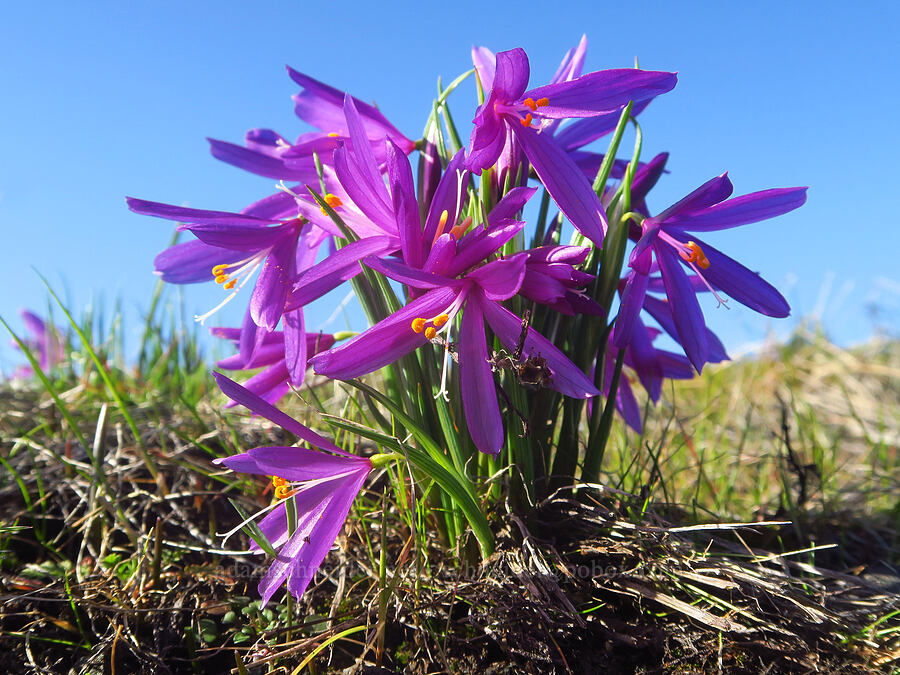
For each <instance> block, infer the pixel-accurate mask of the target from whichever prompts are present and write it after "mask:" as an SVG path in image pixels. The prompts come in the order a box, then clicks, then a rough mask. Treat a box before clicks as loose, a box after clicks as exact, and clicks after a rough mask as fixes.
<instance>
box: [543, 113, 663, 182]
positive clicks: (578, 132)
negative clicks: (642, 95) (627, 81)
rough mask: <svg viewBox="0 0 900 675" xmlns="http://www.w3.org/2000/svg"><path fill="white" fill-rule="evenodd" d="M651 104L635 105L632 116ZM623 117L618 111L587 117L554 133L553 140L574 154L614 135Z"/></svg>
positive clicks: (635, 115)
mask: <svg viewBox="0 0 900 675" xmlns="http://www.w3.org/2000/svg"><path fill="white" fill-rule="evenodd" d="M649 103H650V101H649V100H648V101H642V102H640V103H637V104H635V105H634V106H633V107H632V109H631V116H632V117H637V115H638V114H640V113H641V112H643V110H644V108H646V107H647V106H648V105H649ZM621 116H622V110H619V109H617V110H613V111H612V112H608V113H603V114H600V115H597V116H596V117H585V118H582V119H579V120H576V121H574V122H572V123H570V124H567V125H566V126H564V127H563V128H562V129H560V130H559V131H558V132H556V133H554V134H553V140H554V141H556V143H557V145H559V146H560V147H561V148H562V149H563V150H565V151H566V152H572V151H573V150H577V149H578V148H580V147H582V146H584V145H587V144H588V143H590V142H592V141H595V140H597V139H598V138H601V137H603V136H605V135H606V134H609V133H612V131H613V130H614V129H615V128H616V126H617V125H618V124H619V118H620V117H621ZM595 173H596V171H595Z"/></svg>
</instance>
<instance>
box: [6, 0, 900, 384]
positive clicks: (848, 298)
mask: <svg viewBox="0 0 900 675" xmlns="http://www.w3.org/2000/svg"><path fill="white" fill-rule="evenodd" d="M425 6H426V5H425V4H423V3H398V2H370V3H334V2H321V3H301V2H289V1H287V0H281V1H279V2H275V1H272V0H264V1H256V2H229V1H220V2H215V3H214V2H182V1H179V2H175V1H171V0H158V1H155V2H123V1H121V0H119V1H117V2H90V3H73V2H64V1H61V0H55V1H51V2H42V3H3V8H2V9H0V62H2V63H3V64H4V66H3V68H2V69H0V92H2V99H0V100H2V105H0V147H2V158H0V232H2V235H3V249H4V252H5V255H4V266H5V270H4V271H5V275H4V276H5V279H6V283H5V287H4V291H3V293H2V295H0V315H2V316H3V317H4V318H6V319H7V321H10V322H11V323H12V324H13V325H14V326H15V327H17V328H21V323H20V322H19V319H18V316H17V315H16V311H17V309H18V308H19V307H30V308H34V309H35V310H36V311H37V312H38V313H42V314H43V313H45V312H46V306H47V304H46V293H45V290H44V287H43V285H42V283H41V282H40V280H39V278H38V277H37V275H36V274H35V273H34V271H33V269H32V268H35V269H37V270H38V271H40V272H41V273H42V274H44V275H45V276H46V277H47V278H48V279H49V280H50V282H51V283H52V284H53V285H54V287H56V288H57V289H58V290H60V291H62V293H63V294H64V295H65V297H67V299H68V302H69V304H70V306H71V307H72V308H73V309H74V310H76V313H79V312H80V311H81V309H82V308H83V307H85V306H86V305H87V304H88V303H89V302H91V301H93V302H100V303H102V304H103V305H105V306H106V308H107V310H109V309H111V306H112V303H113V301H115V300H116V299H120V300H121V302H122V305H123V307H124V309H125V311H126V330H127V332H128V333H129V335H130V336H132V337H130V338H129V339H133V340H134V342H135V343H136V338H133V336H135V335H137V334H138V333H139V331H140V325H139V321H138V320H137V317H138V316H139V315H140V312H141V311H142V310H143V309H145V308H146V307H147V305H148V304H149V299H150V295H151V293H152V289H153V286H154V284H155V277H154V276H153V274H152V259H153V257H154V255H155V254H156V253H157V252H158V251H160V250H161V249H162V248H164V246H165V245H166V243H167V241H168V239H169V237H170V236H171V227H170V225H169V223H167V222H166V221H162V220H158V219H152V218H146V217H141V216H137V215H134V214H132V213H130V212H129V211H128V210H127V209H126V208H125V201H124V196H125V195H132V196H137V197H141V198H145V199H152V200H158V201H165V202H171V203H174V204H185V205H190V206H195V207H199V208H209V209H221V210H238V209H240V208H241V207H243V206H245V205H246V204H248V203H250V202H251V201H253V200H255V199H257V198H258V197H260V196H263V195H265V194H268V193H270V192H272V191H273V185H272V181H270V180H267V179H263V178H259V177H256V176H251V175H249V174H245V173H243V172H241V171H239V170H237V169H234V168H232V167H230V166H227V165H224V164H221V163H220V162H217V161H216V160H214V159H213V158H212V157H210V155H209V154H208V151H207V144H206V141H205V137H206V136H211V137H215V138H220V139H224V140H230V141H234V142H242V139H243V134H244V131H245V130H246V129H248V128H252V127H271V128H274V129H276V130H278V131H280V132H281V133H282V134H283V135H285V136H286V137H289V138H293V137H294V136H296V135H297V134H299V133H300V132H302V131H305V130H307V129H306V128H305V127H303V126H302V124H301V123H300V122H299V121H298V120H297V119H296V118H294V116H293V113H292V106H291V100H290V96H291V94H293V93H295V92H296V87H295V85H293V83H292V82H291V81H290V80H289V79H288V77H287V75H286V74H285V71H284V66H285V64H290V65H292V66H293V67H294V68H297V69H298V70H300V71H303V72H307V73H309V74H311V75H313V76H314V77H316V78H318V79H321V80H323V81H325V82H327V83H329V84H332V85H334V86H336V87H338V88H341V89H344V90H347V91H350V92H352V93H353V94H354V95H356V96H358V97H359V98H362V99H364V100H374V101H375V102H377V103H378V105H379V106H380V107H381V109H382V110H383V111H384V113H385V114H386V115H387V117H388V118H389V119H390V120H392V121H393V122H394V124H396V126H398V127H399V128H400V129H401V130H403V131H404V132H405V133H406V134H407V135H408V136H410V137H412V138H417V137H418V136H419V135H420V134H421V131H422V127H423V124H424V121H425V117H426V114H427V111H428V109H429V106H430V102H431V99H432V97H433V96H434V92H435V83H436V78H437V76H438V75H441V76H443V78H444V80H445V82H447V81H449V80H451V79H452V78H453V77H455V76H456V75H458V74H459V73H461V72H463V71H465V70H467V69H468V68H470V67H471V66H470V60H469V49H470V47H471V46H472V45H485V46H488V47H490V48H491V49H493V50H495V51H499V50H503V49H509V48H512V47H516V46H522V47H524V48H525V49H526V51H527V52H528V53H529V56H530V58H531V63H532V83H533V84H541V83H543V82H545V81H546V80H547V78H549V76H550V75H552V73H553V71H554V70H555V68H556V66H557V65H558V63H559V59H560V57H561V56H562V54H563V53H564V52H565V50H566V49H568V48H569V47H571V46H574V45H575V44H576V43H577V41H578V39H579V38H580V37H581V35H582V33H586V34H587V36H588V39H589V45H590V46H589V50H588V59H587V68H586V70H588V71H590V70H598V69H601V68H608V67H628V66H631V65H633V62H634V58H635V57H638V58H639V59H640V64H641V66H642V67H645V68H650V69H660V70H677V71H679V84H678V86H677V87H676V89H675V90H674V91H673V92H672V93H669V94H667V95H665V96H663V97H661V98H660V99H658V100H657V101H656V102H655V103H654V104H653V105H652V106H651V107H650V109H649V110H648V111H647V112H646V113H645V114H644V115H643V116H642V124H643V129H644V135H645V153H646V154H645V157H646V158H649V157H650V156H652V154H653V153H656V152H659V151H662V150H667V151H669V152H671V159H670V162H669V169H670V170H671V173H670V174H669V175H668V176H666V177H664V179H663V181H662V182H661V184H660V185H659V186H658V187H657V188H656V190H655V191H654V194H653V195H652V196H651V203H650V207H651V209H653V210H659V209H662V208H664V207H665V206H667V205H668V204H669V203H671V202H672V201H674V200H676V199H678V198H679V197H681V196H682V195H684V194H685V193H687V192H688V191H690V190H692V189H693V188H695V187H696V186H698V185H699V184H700V183H702V182H703V181H705V180H706V179H708V178H710V177H712V176H714V175H716V174H719V173H721V172H722V171H725V170H729V171H730V175H731V177H732V180H733V181H734V183H735V186H736V194H742V193H746V192H751V191H755V190H760V189H765V188H769V187H787V186H794V185H809V186H810V191H809V201H808V203H807V205H806V206H804V207H803V208H802V209H801V210H800V211H798V212H796V213H793V214H789V215H787V216H783V217H781V218H779V219H777V220H774V221H772V222H768V223H760V224H757V225H752V226H748V227H746V228H743V229H741V230H736V231H731V232H724V233H721V234H720V235H717V236H716V237H715V238H712V237H711V238H710V239H711V242H713V243H715V244H716V246H717V247H718V248H721V249H722V250H724V251H726V252H728V253H730V254H731V255H733V256H734V257H736V258H740V259H741V260H743V261H745V262H746V264H747V265H748V266H749V267H751V268H753V269H757V270H759V271H761V272H762V273H763V275H764V276H765V277H766V278H767V279H769V280H770V281H772V282H773V283H775V284H776V285H777V286H779V287H780V288H781V289H782V290H783V292H784V293H785V295H786V297H787V298H788V300H789V301H790V302H791V304H792V306H793V317H792V319H789V320H787V321H784V322H774V323H773V322H770V321H768V320H767V319H765V318H764V317H759V316H757V315H755V314H753V313H752V312H750V311H744V310H743V308H741V307H740V306H739V305H738V306H736V307H735V308H733V309H731V310H730V311H725V310H719V311H717V312H714V313H713V315H712V317H711V319H710V322H711V325H712V326H713V327H714V328H715V329H716V330H717V331H719V332H720V334H721V335H722V337H723V339H724V340H725V342H726V344H727V345H728V346H729V347H730V348H732V349H734V348H737V347H739V346H740V345H743V344H746V343H748V342H752V341H755V340H759V339H760V338H762V337H763V336H765V334H766V331H767V330H769V329H770V328H772V329H774V330H776V331H778V332H779V333H785V332H787V331H789V330H790V328H791V327H792V326H793V325H794V324H793V323H792V322H793V321H795V320H797V319H799V318H800V317H803V316H808V315H810V314H813V313H818V314H819V315H820V316H821V319H822V320H823V321H824V323H825V325H826V328H827V330H828V331H829V332H830V334H831V335H832V336H833V337H834V338H835V339H837V340H838V341H840V342H843V343H849V342H855V341H861V340H864V339H865V338H867V337H868V336H869V335H871V333H872V332H873V330H874V329H875V328H876V323H877V322H875V321H873V320H872V318H871V317H870V316H869V314H868V313H867V309H866V307H867V305H868V304H870V303H876V304H879V305H880V306H881V307H882V308H883V310H884V313H883V315H882V319H880V325H881V327H883V328H885V327H886V328H888V329H892V330H894V331H895V332H896V331H897V329H898V326H897V323H896V322H897V319H898V317H900V309H898V305H900V291H898V288H900V273H898V271H897V270H898V263H897V260H896V258H897V252H898V248H900V234H898V233H900V228H898V225H900V224H898V222H897V217H896V215H895V214H896V212H897V211H896V208H894V200H895V196H896V194H897V192H898V189H897V168H896V167H897V165H896V157H897V156H898V151H900V142H898V141H900V132H898V128H900V125H898V123H897V110H898V107H900V106H898V104H900V93H898V86H897V81H898V80H897V77H898V65H900V59H898V50H897V49H896V47H895V45H896V31H897V29H898V28H900V10H898V5H897V4H896V3H845V2H817V3H783V2H777V3H776V2H754V3H730V2H729V3H695V2H679V3H672V2H654V3H650V2H647V3H599V2H566V3H551V4H546V3H543V4H542V3H485V2H479V3H460V2H457V3H449V4H442V5H438V4H428V5H427V7H428V8H427V9H423V8H422V7H425ZM470 102H472V103H470ZM454 105H455V108H454V109H455V110H456V111H457V118H458V119H457V122H458V123H459V124H460V126H461V127H463V128H465V125H466V123H467V122H468V120H469V119H470V118H471V113H472V112H473V111H474V98H473V97H472V90H471V89H470V88H469V87H468V86H467V87H464V90H463V91H462V92H461V95H458V96H457V97H456V103H455V104H454ZM464 133H465V132H464ZM185 288H186V289H187V290H186V292H185V294H184V298H185V302H186V312H187V313H188V315H189V316H190V315H191V314H193V313H195V312H202V311H204V310H206V309H208V308H209V307H211V306H212V304H213V303H215V302H216V301H217V300H218V298H219V297H220V291H219V289H217V288H203V287H200V286H191V287H185ZM167 297H168V298H169V299H170V300H171V301H172V302H176V301H177V297H178V296H177V293H175V292H171V293H170V294H169V295H168V296H167ZM733 304H736V303H733ZM237 305H238V301H237V300H236V301H235V303H233V305H232V306H231V307H229V308H227V310H230V311H226V312H225V313H224V314H223V316H222V320H221V321H219V322H217V321H211V323H212V324H213V325H214V324H216V323H229V322H230V323H233V322H235V321H237V320H238V319H239V318H240V314H241V312H242V308H241V307H238V306H237ZM333 308H334V303H333V302H332V303H326V306H324V307H318V308H314V311H313V312H312V313H311V315H310V319H309V320H308V323H309V325H310V326H312V327H317V326H318V325H319V324H320V323H321V322H323V321H324V320H325V318H326V317H327V316H328V315H329V314H330V313H331V311H332V310H333ZM56 316H57V318H59V313H57V314H56ZM891 321H893V322H894V323H893V324H891V323H890V322H891ZM343 327H344V325H343V322H342V321H341V320H339V321H338V322H337V323H336V324H333V325H332V328H343ZM0 341H2V342H3V343H4V345H5V342H6V339H5V338H2V340H0ZM18 360H19V358H18V357H17V356H16V355H15V354H14V353H13V352H12V351H11V350H10V349H8V348H7V347H5V346H4V347H2V348H0V370H2V371H5V372H9V371H10V370H11V369H12V366H13V364H14V362H16V361H18Z"/></svg>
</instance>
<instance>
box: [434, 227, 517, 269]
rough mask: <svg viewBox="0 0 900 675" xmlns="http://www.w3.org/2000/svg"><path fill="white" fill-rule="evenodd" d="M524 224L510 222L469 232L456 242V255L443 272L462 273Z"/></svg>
mask: <svg viewBox="0 0 900 675" xmlns="http://www.w3.org/2000/svg"><path fill="white" fill-rule="evenodd" d="M524 226H525V223H522V222H511V223H508V224H503V225H500V226H497V227H493V226H492V227H491V229H490V230H487V231H482V232H470V233H469V234H467V235H466V236H464V237H463V238H462V239H460V241H459V242H457V244H456V256H454V258H453V260H452V261H450V264H449V265H448V266H447V269H446V270H445V271H444V272H443V274H446V275H447V276H448V277H455V276H457V275H458V274H462V273H463V272H465V271H466V270H468V269H469V268H470V267H473V266H474V265H477V264H478V263H480V262H481V261H483V260H485V259H486V258H487V257H488V256H489V255H491V254H492V253H494V252H495V251H496V250H497V249H499V248H500V247H501V246H503V244H505V243H506V242H508V241H509V240H510V239H512V238H513V237H515V236H516V235H517V234H518V233H519V231H520V230H521V229H522V228H523V227H524Z"/></svg>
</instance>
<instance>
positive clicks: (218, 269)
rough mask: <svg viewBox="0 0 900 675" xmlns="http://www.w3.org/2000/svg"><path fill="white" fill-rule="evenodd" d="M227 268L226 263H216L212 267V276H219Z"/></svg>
mask: <svg viewBox="0 0 900 675" xmlns="http://www.w3.org/2000/svg"><path fill="white" fill-rule="evenodd" d="M227 269H228V265H216V266H215V267H213V268H212V275H213V276H214V277H219V276H221V275H223V274H225V270H227Z"/></svg>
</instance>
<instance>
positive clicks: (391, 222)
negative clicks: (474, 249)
mask: <svg viewBox="0 0 900 675" xmlns="http://www.w3.org/2000/svg"><path fill="white" fill-rule="evenodd" d="M344 113H345V115H346V118H347V127H348V129H349V134H350V142H349V143H346V144H343V145H342V146H341V147H339V148H338V149H337V150H335V152H334V165H335V174H336V176H337V178H338V180H339V182H340V185H341V186H342V187H343V188H344V190H345V191H346V192H345V194H346V195H347V199H346V200H345V201H344V202H343V203H342V205H341V208H340V210H339V214H340V215H341V217H342V219H344V221H345V222H346V223H347V225H348V226H349V227H350V228H351V229H353V230H354V232H355V233H356V234H357V235H358V236H360V237H361V238H360V239H359V240H358V241H355V242H352V243H350V244H347V245H346V246H344V247H343V248H341V249H340V250H339V251H337V252H336V253H335V254H333V255H331V256H329V257H328V258H326V259H325V260H323V261H321V262H320V263H318V264H317V265H315V266H314V267H312V268H311V269H309V270H307V271H306V272H304V273H303V274H301V275H300V276H299V277H298V278H297V280H296V283H295V284H294V286H293V289H292V291H291V294H290V297H289V299H288V302H287V308H288V309H294V308H296V307H301V306H303V305H305V304H307V303H309V302H311V301H312V300H314V299H316V298H318V297H321V296H322V295H323V294H324V293H326V292H328V291H330V290H332V289H334V288H336V287H337V286H338V285H339V284H341V283H343V282H344V281H347V280H348V279H351V278H353V277H354V276H355V275H357V274H359V273H360V272H361V271H362V268H361V267H360V266H359V262H360V261H361V260H363V259H364V258H370V257H373V256H374V257H376V258H380V257H383V256H386V255H389V254H391V253H395V252H397V251H398V250H399V251H400V252H401V253H402V255H403V257H404V259H405V260H408V261H411V264H413V265H415V266H418V265H421V264H423V263H424V261H425V256H426V255H427V254H428V251H429V250H430V242H431V241H433V240H434V239H436V238H437V237H438V236H439V234H440V232H443V228H444V225H443V224H442V222H443V223H447V222H450V223H451V226H452V223H455V222H456V220H457V219H458V218H459V214H460V213H461V211H462V209H463V207H464V206H465V189H466V180H467V177H468V173H467V172H466V171H464V170H462V161H463V156H462V152H461V151H460V153H457V155H456V156H455V157H454V158H453V159H451V160H450V162H449V164H448V165H447V169H446V171H445V172H444V174H443V176H442V177H441V179H440V181H439V182H438V184H437V186H436V188H435V191H434V195H433V197H432V200H431V204H430V207H429V211H428V214H427V216H426V218H425V226H424V232H423V229H422V225H421V221H420V216H419V204H418V201H417V199H416V192H415V188H414V185H413V178H412V169H411V167H410V165H409V160H408V159H407V158H406V155H405V154H404V152H403V151H402V149H401V148H399V147H398V146H397V145H396V144H395V143H394V142H393V141H392V140H391V139H390V138H388V139H384V140H383V145H384V147H385V154H386V165H387V166H386V168H387V174H388V185H385V180H384V176H383V175H382V172H381V169H380V168H379V165H378V162H377V161H376V159H375V155H374V154H373V152H372V149H371V147H370V145H369V144H368V143H365V142H362V140H361V139H363V138H364V135H363V134H364V128H363V125H362V119H361V116H360V114H359V112H358V111H357V109H356V104H355V103H354V101H353V99H351V98H350V97H349V96H348V97H347V99H346V101H345V107H344ZM388 188H390V189H388ZM442 219H443V220H442ZM439 229H440V232H439Z"/></svg>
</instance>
